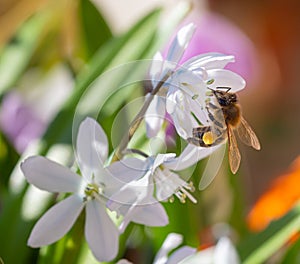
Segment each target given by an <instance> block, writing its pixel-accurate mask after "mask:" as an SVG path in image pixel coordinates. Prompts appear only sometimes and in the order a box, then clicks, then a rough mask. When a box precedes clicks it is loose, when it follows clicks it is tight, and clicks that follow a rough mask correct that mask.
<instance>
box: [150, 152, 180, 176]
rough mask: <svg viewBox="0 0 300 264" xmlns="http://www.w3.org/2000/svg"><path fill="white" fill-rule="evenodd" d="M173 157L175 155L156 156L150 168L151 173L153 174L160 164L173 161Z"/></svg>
mask: <svg viewBox="0 0 300 264" xmlns="http://www.w3.org/2000/svg"><path fill="white" fill-rule="evenodd" d="M175 157H176V154H175V153H166V154H157V155H156V157H155V159H154V162H153V165H152V168H151V173H152V174H153V172H154V170H155V169H156V168H157V167H159V166H160V165H161V164H163V163H165V162H167V161H169V160H173V159H174V158H175Z"/></svg>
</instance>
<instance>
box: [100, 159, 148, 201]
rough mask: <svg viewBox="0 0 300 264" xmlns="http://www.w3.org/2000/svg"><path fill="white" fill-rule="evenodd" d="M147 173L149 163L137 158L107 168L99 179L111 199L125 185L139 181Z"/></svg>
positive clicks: (115, 163) (121, 161)
mask: <svg viewBox="0 0 300 264" xmlns="http://www.w3.org/2000/svg"><path fill="white" fill-rule="evenodd" d="M146 172H147V162H146V161H145V160H140V159H137V158H126V159H123V160H120V161H117V162H114V163H112V164H111V165H109V166H108V167H105V168H104V170H103V171H102V172H101V173H102V175H100V176H99V177H98V178H99V179H100V181H102V182H103V184H104V185H105V194H106V195H107V196H108V197H111V196H112V195H113V194H116V193H117V192H118V191H119V190H120V189H121V188H122V187H123V186H124V185H125V184H127V183H130V182H131V181H134V180H138V179H139V178H141V177H142V176H143V175H145V173H146Z"/></svg>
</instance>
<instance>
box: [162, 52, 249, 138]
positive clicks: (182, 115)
mask: <svg viewBox="0 0 300 264" xmlns="http://www.w3.org/2000/svg"><path fill="white" fill-rule="evenodd" d="M229 62H234V56H231V55H224V54H220V53H207V54H202V55H199V56H196V57H193V58H191V59H190V60H188V61H186V62H185V63H184V64H183V65H182V67H181V68H179V69H177V70H176V72H175V73H174V74H173V75H172V77H171V78H170V81H169V89H168V92H167V95H166V109H167V112H168V113H169V114H170V115H171V117H172V120H173V122H174V125H175V128H176V131H177V133H178V134H179V135H180V136H181V137H182V138H184V139H187V138H189V137H192V129H193V128H194V127H198V126H199V124H198V121H200V122H201V124H202V125H210V121H209V118H208V112H207V110H206V100H207V98H208V97H207V92H208V91H209V89H213V90H215V89H217V88H218V87H230V88H231V90H230V92H237V91H240V90H241V89H243V88H244V87H245V81H244V79H243V78H242V77H241V76H239V75H238V74H236V73H234V72H232V71H229V70H226V69H223V68H224V67H225V66H226V65H227V64H228V63H229ZM210 100H213V99H210ZM191 113H192V114H191ZM195 117H196V118H197V119H198V120H196V119H195Z"/></svg>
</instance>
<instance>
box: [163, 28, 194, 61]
mask: <svg viewBox="0 0 300 264" xmlns="http://www.w3.org/2000/svg"><path fill="white" fill-rule="evenodd" d="M195 29H196V27H195V25H194V24H193V23H190V24H188V25H186V26H184V27H182V28H181V29H180V30H179V31H178V33H177V35H176V38H175V39H174V41H173V42H172V43H171V46H170V48H169V51H168V54H167V58H166V60H167V61H172V62H176V63H178V62H179V61H180V59H181V57H182V55H183V53H184V51H185V50H186V48H187V46H188V44H189V42H190V40H191V38H192V36H193V34H194V32H195ZM174 65H176V64H174Z"/></svg>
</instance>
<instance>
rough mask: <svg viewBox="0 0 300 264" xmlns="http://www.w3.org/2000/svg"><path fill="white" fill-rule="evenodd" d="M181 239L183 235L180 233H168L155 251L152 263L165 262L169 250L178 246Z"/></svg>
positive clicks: (163, 263) (159, 263)
mask: <svg viewBox="0 0 300 264" xmlns="http://www.w3.org/2000/svg"><path fill="white" fill-rule="evenodd" d="M182 240H183V237H182V235H180V234H176V233H170V234H168V236H167V237H166V239H165V241H164V242H163V244H162V246H161V247H160V250H159V251H158V252H157V254H156V256H155V259H154V262H153V264H165V263H166V262H167V259H168V254H169V252H170V251H171V250H173V249H174V248H176V247H178V246H179V245H180V244H181V243H182Z"/></svg>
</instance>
